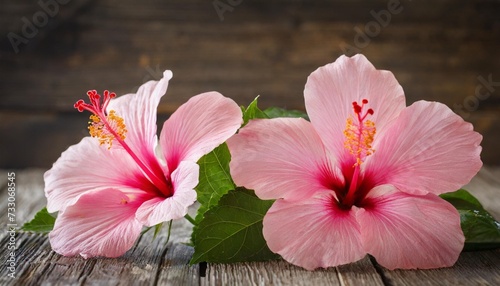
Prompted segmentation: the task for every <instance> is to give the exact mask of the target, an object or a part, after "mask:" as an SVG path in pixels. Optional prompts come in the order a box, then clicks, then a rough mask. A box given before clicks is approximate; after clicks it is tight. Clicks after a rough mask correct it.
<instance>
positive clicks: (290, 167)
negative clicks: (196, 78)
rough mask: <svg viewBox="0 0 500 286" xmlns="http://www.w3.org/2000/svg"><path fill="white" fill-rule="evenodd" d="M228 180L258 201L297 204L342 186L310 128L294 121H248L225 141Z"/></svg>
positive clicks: (315, 134)
mask: <svg viewBox="0 0 500 286" xmlns="http://www.w3.org/2000/svg"><path fill="white" fill-rule="evenodd" d="M227 144H228V146H229V150H230V151H231V155H232V159H231V163H230V168H231V175H232V176H233V180H234V182H235V183H236V184H237V185H238V186H245V187H246V188H248V189H253V190H255V193H256V194H257V195H258V196H259V197H260V198H261V199H278V198H286V199H293V200H301V199H304V198H307V197H309V196H311V195H313V194H314V193H315V192H317V191H322V190H323V191H325V190H326V191H329V189H330V188H332V186H335V185H339V186H340V185H342V184H343V177H342V176H341V175H340V171H339V170H338V169H337V168H335V167H333V166H332V165H331V164H330V161H329V159H328V156H327V154H326V151H325V148H324V146H323V143H322V142H321V139H320V138H319V136H318V134H317V133H316V132H315V131H314V128H312V125H311V123H309V122H307V121H306V120H304V119H300V118H275V119H265V120H252V121H251V122H250V123H248V125H246V126H245V127H244V128H242V129H241V130H240V132H239V133H238V134H237V135H235V136H233V137H232V138H231V139H229V140H228V141H227Z"/></svg>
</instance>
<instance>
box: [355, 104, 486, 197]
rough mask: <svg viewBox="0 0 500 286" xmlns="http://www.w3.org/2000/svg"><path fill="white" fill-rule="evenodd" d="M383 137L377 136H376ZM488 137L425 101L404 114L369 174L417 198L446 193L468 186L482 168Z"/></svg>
mask: <svg viewBox="0 0 500 286" xmlns="http://www.w3.org/2000/svg"><path fill="white" fill-rule="evenodd" d="M375 136H377V135H375ZM481 139H482V136H481V135H480V134H479V133H477V132H474V131H473V128H472V124H470V123H468V122H465V121H464V120H463V119H462V118H461V117H460V116H458V115H456V114H455V113H453V112H452V111H451V110H450V109H449V108H448V107H446V106H445V105H443V104H441V103H436V102H426V101H419V102H416V103H414V104H412V105H411V106H409V107H407V108H406V109H405V110H403V112H401V114H400V116H399V118H398V119H397V120H396V121H394V122H393V124H392V125H391V126H390V127H389V129H388V130H387V132H386V134H385V135H384V136H382V137H379V138H377V137H375V141H374V145H373V147H374V148H375V150H376V152H375V154H373V155H372V156H370V157H368V159H367V160H366V166H364V167H365V170H367V172H369V174H368V176H369V177H371V178H374V181H376V183H377V184H378V185H380V184H392V185H394V186H396V188H398V189H400V190H402V191H404V192H408V193H414V194H425V193H427V192H431V193H434V194H441V193H445V192H451V191H455V190H457V189H458V188H460V187H462V186H463V185H465V184H467V183H468V182H469V181H470V180H471V179H472V177H473V176H474V175H475V174H476V173H477V172H478V171H479V169H480V168H481V166H482V162H481V159H480V156H479V154H480V152H481V146H479V144H480V142H481Z"/></svg>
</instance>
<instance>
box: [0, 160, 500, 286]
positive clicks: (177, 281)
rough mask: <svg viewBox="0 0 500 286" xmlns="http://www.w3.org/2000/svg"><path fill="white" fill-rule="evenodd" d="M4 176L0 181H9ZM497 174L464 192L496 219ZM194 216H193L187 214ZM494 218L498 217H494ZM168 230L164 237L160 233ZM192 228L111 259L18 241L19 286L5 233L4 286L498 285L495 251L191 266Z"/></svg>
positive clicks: (26, 176) (499, 209)
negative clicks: (408, 264) (394, 264)
mask: <svg viewBox="0 0 500 286" xmlns="http://www.w3.org/2000/svg"><path fill="white" fill-rule="evenodd" d="M6 172H7V171H6V170H2V172H1V173H2V174H6ZM43 172H44V170H42V169H30V170H26V171H16V183H17V190H16V192H17V195H16V203H17V209H16V215H17V218H18V221H17V222H18V224H19V225H21V224H22V223H24V222H25V221H27V220H29V219H31V218H32V217H33V216H34V214H35V213H36V212H37V211H38V210H39V209H41V208H42V207H43V206H44V205H45V203H46V202H45V198H44V195H43ZM499 174H500V168H488V169H486V168H484V169H483V170H481V171H480V173H479V174H478V176H476V177H475V178H474V179H473V180H472V181H471V183H470V184H469V185H468V187H470V189H471V191H472V192H473V193H474V194H475V195H476V196H477V197H478V198H479V200H480V201H481V202H482V203H483V204H484V205H485V207H486V208H487V209H489V210H490V211H491V212H493V213H496V214H498V213H500V202H498V200H497V198H498V192H499V191H500V189H499V188H498V180H499V178H500V177H499V176H498V175H499ZM3 177H4V178H2V177H0V183H2V184H1V186H0V201H4V202H5V199H6V196H7V194H6V191H5V188H6V184H5V183H6V179H5V178H6V176H3ZM6 207H7V206H6V204H4V203H2V204H0V224H2V225H4V226H5V225H6V223H7V220H6V218H7V216H6ZM192 211H193V210H192ZM497 218H498V217H497ZM164 230H165V229H164ZM190 231H191V226H190V225H189V223H187V221H185V220H179V221H176V222H174V224H173V227H172V236H171V238H170V241H169V242H168V243H167V244H165V242H166V232H165V231H162V232H161V233H160V234H159V236H158V237H157V238H156V239H155V240H153V237H152V232H149V233H146V234H145V235H144V236H142V237H141V238H140V239H139V241H138V243H137V245H136V246H134V247H133V248H132V249H131V250H130V251H128V252H127V253H126V254H125V255H124V256H122V257H119V258H115V259H97V258H93V259H87V260H85V259H82V258H79V257H63V256H60V255H58V254H56V253H54V252H53V251H52V250H51V248H50V243H49V240H48V238H47V236H44V235H38V234H31V233H22V232H19V233H17V234H16V246H17V251H16V253H17V262H18V266H17V271H16V277H17V278H16V279H14V280H13V279H11V278H9V277H7V276H6V275H7V273H8V271H7V268H6V267H7V266H6V264H5V263H3V261H6V259H7V257H8V255H9V254H8V252H9V251H8V250H7V248H6V247H4V246H5V245H7V243H8V241H9V239H10V238H9V236H8V233H7V231H6V228H2V232H1V233H0V235H1V236H0V245H2V247H1V248H0V260H1V261H2V263H0V284H1V285H202V286H209V285H210V286H211V285H353V286H357V285H498V284H499V283H500V250H491V251H480V252H464V253H462V254H461V255H460V258H459V260H458V262H457V263H456V265H455V266H453V267H450V268H444V269H433V270H407V271H402V270H396V271H389V270H386V269H384V268H383V267H381V266H379V265H378V264H377V263H376V262H375V260H374V259H370V258H368V257H366V258H365V259H363V260H361V261H358V262H356V263H352V264H348V265H343V266H340V267H335V268H329V269H323V270H317V271H306V270H304V269H301V268H299V267H296V266H293V265H291V264H289V263H287V262H285V261H270V262H255V263H235V264H208V265H207V266H206V267H205V266H204V265H203V264H202V265H193V266H189V264H188V261H189V259H190V258H191V256H192V253H193V249H192V247H190V246H187V245H186V244H185V243H186V242H188V241H189V236H190Z"/></svg>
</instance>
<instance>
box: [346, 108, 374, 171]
mask: <svg viewBox="0 0 500 286" xmlns="http://www.w3.org/2000/svg"><path fill="white" fill-rule="evenodd" d="M354 106H355V109H354V111H355V114H356V117H357V118H356V119H354V118H353V117H352V116H349V118H347V121H346V127H345V130H344V136H345V137H346V140H345V141H344V147H345V148H346V149H347V150H349V153H350V154H352V155H353V156H355V158H356V163H355V164H354V166H359V165H361V164H362V163H363V162H364V160H365V159H366V157H367V156H370V155H372V154H373V153H374V152H375V150H374V149H373V147H372V143H373V139H374V137H375V133H376V132H377V129H376V128H375V123H374V122H373V121H371V120H365V118H366V116H367V115H369V114H370V115H371V114H373V111H372V110H371V109H370V110H369V112H367V113H366V114H364V115H363V114H361V109H362V107H363V106H359V105H358V104H354Z"/></svg>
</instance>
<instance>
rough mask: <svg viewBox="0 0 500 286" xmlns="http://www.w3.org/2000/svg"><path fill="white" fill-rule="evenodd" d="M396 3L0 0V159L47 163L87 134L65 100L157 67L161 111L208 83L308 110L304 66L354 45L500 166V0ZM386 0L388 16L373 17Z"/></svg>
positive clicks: (126, 88) (150, 75)
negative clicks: (469, 134)
mask: <svg viewBox="0 0 500 286" xmlns="http://www.w3.org/2000/svg"><path fill="white" fill-rule="evenodd" d="M56 1H57V2H56ZM397 2H398V1H396V0H383V1H381V0H380V1H379V0H377V1H351V0H342V1H319V0H317V1H305V0H303V1H297V0H295V1H283V0H280V1H272V2H271V1H265V0H259V1H252V0H210V1H193V0H169V1H166V0H151V1H143V2H140V3H139V2H137V1H131V0H121V1H118V0H102V1H90V0H42V1H40V2H39V1H27V0H22V1H21V0H17V1H8V0H0V35H1V39H0V75H1V79H0V83H1V84H0V134H1V139H0V140H1V141H0V168H25V167H33V166H34V167H42V168H48V167H50V166H51V164H52V162H54V161H55V160H56V159H57V158H58V157H59V155H60V153H61V152H62V151H63V150H65V149H66V148H67V147H68V146H70V145H72V144H75V143H77V142H78V141H79V140H80V139H81V138H82V136H85V135H86V123H87V116H88V115H87V114H85V115H83V114H79V113H78V112H76V111H75V110H74V109H73V107H72V106H73V103H74V102H75V101H76V100H78V99H80V98H82V97H83V96H84V95H85V92H86V91H87V90H89V89H97V90H99V91H102V90H103V89H109V90H112V91H115V92H117V93H118V94H123V93H128V92H131V91H133V90H135V89H136V88H137V87H138V86H139V85H140V84H141V83H143V82H145V81H147V80H151V79H158V78H159V77H160V76H161V71H162V70H163V69H171V70H173V72H174V78H173V80H172V81H171V85H170V88H169V90H168V92H167V96H166V97H165V98H164V100H163V101H162V103H161V106H160V108H159V112H160V115H159V117H160V120H164V119H166V118H167V117H168V115H169V114H170V113H171V112H173V111H174V110H175V109H176V108H177V107H178V106H179V105H180V104H182V103H183V102H185V101H186V100H187V99H188V98H189V97H190V96H193V95H196V94H198V93H201V92H205V91H210V90H217V91H219V92H221V93H223V94H224V95H226V96H229V97H232V98H233V99H234V100H235V101H236V102H238V103H239V104H241V105H246V104H248V103H249V102H250V101H251V100H252V99H253V98H254V97H255V96H257V95H261V99H260V100H261V105H262V107H269V106H281V107H286V108H294V109H301V110H303V109H304V104H303V97H302V92H303V87H304V84H305V81H306V78H307V76H308V75H309V74H310V73H311V72H312V71H313V70H315V69H316V68H317V67H319V66H322V65H324V64H326V63H329V62H332V61H334V60H335V59H336V58H337V57H338V56H339V55H341V54H343V53H344V52H347V54H349V55H352V54H353V53H354V51H353V50H352V49H351V50H347V51H346V50H345V49H346V47H348V46H352V47H357V48H358V50H359V51H360V52H362V53H364V54H365V55H366V56H367V57H368V58H369V59H370V60H371V61H372V62H373V63H374V65H375V66H376V67H377V68H380V69H388V70H391V71H392V72H393V73H394V74H395V76H396V78H397V79H398V80H399V81H400V83H401V85H402V86H403V88H404V89H405V92H406V95H407V103H408V104H410V103H412V102H414V101H416V100H419V99H426V100H435V101H441V102H443V103H445V104H447V105H448V106H450V107H451V108H452V109H455V110H457V112H458V113H460V114H461V115H462V116H463V117H465V118H466V119H467V120H468V121H470V122H472V123H473V124H474V126H475V128H476V130H478V131H479V132H481V133H482V134H483V135H484V140H483V144H482V145H483V148H484V149H483V150H484V151H483V161H484V162H485V163H487V164H500V148H498V147H499V144H498V142H500V133H499V132H498V126H500V1H498V0H476V1H469V0H443V1H437V2H436V1H430V0H424V1H409V0H408V1H404V0H402V1H400V2H399V5H397V4H398V3H397ZM40 3H52V4H51V5H52V6H50V5H49V4H47V5H48V6H47V7H49V8H50V9H51V11H56V10H57V11H56V12H54V13H52V12H50V10H49V12H50V14H52V15H49V14H47V12H44V10H43V8H42V6H41V5H40ZM214 3H215V4H216V5H217V6H218V7H219V8H220V9H224V8H223V5H226V6H225V7H226V9H228V10H227V11H225V12H224V13H223V14H222V15H221V16H219V14H218V12H217V10H216V8H215V7H214ZM388 5H389V6H390V7H389V8H391V9H392V11H393V12H396V11H394V10H397V13H390V15H391V17H390V21H388V20H385V21H386V22H387V23H382V25H380V24H376V22H373V21H375V18H376V16H374V15H377V14H378V15H381V14H379V13H381V12H380V11H382V10H386V11H388V9H389V8H388ZM391 5H395V6H394V7H393V6H391ZM56 8H57V9H56ZM382 13H383V12H382ZM386 13H388V12H386ZM44 15H45V18H44ZM385 15H386V14H385ZM222 17H223V19H222ZM385 19H387V18H385ZM30 23H31V24H33V23H34V24H36V25H38V27H37V26H35V28H36V29H37V31H36V32H33V30H30V29H28V28H27V26H29V25H31V24H30ZM370 23H371V24H370ZM377 27H379V28H378V29H377ZM365 28H369V30H368V32H367V33H368V34H369V35H368V36H367V38H366V39H365V40H364V41H360V39H358V38H359V36H356V35H357V34H358V33H359V32H358V31H360V30H361V31H362V30H364V29H365ZM370 29H371V30H370ZM9 35H10V36H9ZM13 35H16V36H17V37H18V38H17V39H19V37H23V39H24V40H23V43H20V44H19V45H12V43H11V39H12V37H14V36H13ZM356 40H357V41H356ZM356 43H357V44H356ZM14 46H15V47H16V48H18V51H17V53H16V51H15V47H14ZM488 80H489V81H493V82H494V83H495V84H493V85H491V86H486V87H485V86H482V85H483V81H488ZM478 91H479V92H480V94H478V93H477V92H478ZM458 105H461V106H462V108H458V107H457V106H458Z"/></svg>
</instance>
